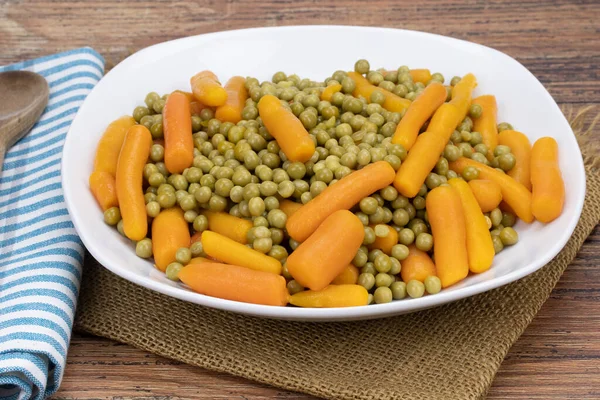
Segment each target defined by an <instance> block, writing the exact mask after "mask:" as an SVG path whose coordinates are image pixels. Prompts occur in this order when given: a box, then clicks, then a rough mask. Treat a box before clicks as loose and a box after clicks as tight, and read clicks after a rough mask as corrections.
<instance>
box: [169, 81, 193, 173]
mask: <svg viewBox="0 0 600 400" xmlns="http://www.w3.org/2000/svg"><path fill="white" fill-rule="evenodd" d="M191 118H192V116H191V114H190V103H189V102H188V100H187V98H186V97H185V95H183V94H181V93H178V92H173V93H171V94H170V95H169V97H168V98H167V102H166V104H165V107H164V109H163V130H164V136H165V166H166V167H167V170H168V171H169V172H170V173H172V174H180V173H182V172H183V170H184V169H186V168H189V167H191V166H192V162H193V161H194V139H193V138H192V119H191Z"/></svg>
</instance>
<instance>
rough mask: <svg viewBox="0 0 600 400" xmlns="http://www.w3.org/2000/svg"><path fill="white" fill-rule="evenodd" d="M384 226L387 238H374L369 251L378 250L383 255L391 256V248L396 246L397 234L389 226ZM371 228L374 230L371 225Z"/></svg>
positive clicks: (373, 226)
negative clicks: (386, 230)
mask: <svg viewBox="0 0 600 400" xmlns="http://www.w3.org/2000/svg"><path fill="white" fill-rule="evenodd" d="M384 226H385V227H386V228H387V229H388V234H387V236H384V237H380V236H376V237H375V241H374V242H373V243H371V245H370V246H369V250H373V249H379V250H381V251H383V252H384V253H385V254H387V255H390V254H392V247H394V245H396V244H398V232H397V231H396V230H395V229H394V228H392V227H391V226H388V225H384ZM371 228H375V225H371Z"/></svg>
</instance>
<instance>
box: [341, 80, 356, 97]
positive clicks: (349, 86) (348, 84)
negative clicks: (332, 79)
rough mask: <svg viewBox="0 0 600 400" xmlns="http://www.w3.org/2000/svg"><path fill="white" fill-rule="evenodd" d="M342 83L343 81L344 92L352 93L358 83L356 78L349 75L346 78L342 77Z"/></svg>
mask: <svg viewBox="0 0 600 400" xmlns="http://www.w3.org/2000/svg"><path fill="white" fill-rule="evenodd" d="M341 83H342V91H343V92H344V93H347V94H352V92H353V91H354V89H355V88H356V84H355V83H354V80H353V79H352V78H350V77H348V76H346V77H345V78H344V79H342V82H341Z"/></svg>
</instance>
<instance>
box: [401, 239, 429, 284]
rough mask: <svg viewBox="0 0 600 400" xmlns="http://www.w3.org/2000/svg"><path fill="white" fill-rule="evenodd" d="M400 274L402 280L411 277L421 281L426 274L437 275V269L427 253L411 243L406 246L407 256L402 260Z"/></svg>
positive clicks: (407, 280) (407, 279)
mask: <svg viewBox="0 0 600 400" xmlns="http://www.w3.org/2000/svg"><path fill="white" fill-rule="evenodd" d="M400 276H401V277H402V280H403V281H404V282H409V281H411V280H413V279H415V280H417V281H421V282H423V281H425V278H427V277H428V276H437V271H436V269H435V264H434V263H433V260H432V259H431V257H429V254H427V253H426V252H424V251H422V250H419V249H417V247H416V246H415V245H414V244H411V245H410V246H408V257H406V258H405V259H404V260H402V269H401V270H400Z"/></svg>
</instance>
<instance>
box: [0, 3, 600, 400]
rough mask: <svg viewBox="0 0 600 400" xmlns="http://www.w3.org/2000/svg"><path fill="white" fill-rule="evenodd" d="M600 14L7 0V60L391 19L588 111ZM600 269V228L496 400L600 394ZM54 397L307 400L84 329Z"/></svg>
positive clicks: (500, 6)
mask: <svg viewBox="0 0 600 400" xmlns="http://www.w3.org/2000/svg"><path fill="white" fill-rule="evenodd" d="M599 17H600V2H599V1H598V0H587V1H586V0H582V1H566V0H557V1H535V0H510V1H483V0H477V1H473V0H469V1H462V0H440V1H434V0H420V1H418V2H404V1H383V0H361V1H354V0H338V1H329V2H327V1H319V0H252V1H234V0H227V1H218V0H207V1H165V2H162V1H138V0H129V1H123V2H121V1H89V2H71V1H55V0H35V1H15V0H0V64H6V63H11V62H15V61H19V60H23V59H27V58H32V57H37V56H41V55H45V54H50V53H54V52H57V51H61V50H66V49H70V48H74V47H79V46H92V47H94V48H95V49H96V50H98V51H99V52H100V53H102V54H103V55H104V57H105V58H106V60H107V63H108V64H109V65H111V64H116V63H118V62H119V61H120V60H122V59H123V58H125V57H126V56H128V55H129V54H131V53H132V52H135V51H136V50H139V49H141V48H143V47H146V46H149V45H152V44H155V43H158V42H162V41H165V40H169V39H175V38H179V37H183V36H190V35H196V34H201V33H206V32H214V31H220V30H227V29H238V28H247V27H258V26H277V25H295V24H341V25H351V24H355V25H372V26H386V27H394V28H404V29H415V30H421V31H428V32H433V33H439V34H443V35H449V36H453V37H456V38H460V39H466V40H470V41H473V42H477V43H481V44H485V45H487V46H491V47H494V48H496V49H498V50H501V51H503V52H505V53H508V54H509V55H511V56H513V57H515V58H516V59H517V60H519V61H520V62H521V63H523V64H524V65H525V66H526V67H527V68H529V69H530V70H531V72H533V74H535V75H536V76H537V77H538V78H539V79H540V81H541V82H542V83H543V84H544V85H545V86H546V88H547V89H548V90H549V91H550V93H551V94H552V96H554V98H555V99H556V101H557V102H558V103H559V104H560V105H571V106H573V107H575V108H580V107H586V106H589V105H600V75H599V72H598V71H599V70H598V66H599V65H600V23H599V22H598V19H599ZM315 45H317V44H315ZM318 45H334V44H322V43H320V44H318ZM396 47H397V49H396V50H401V49H400V48H399V47H400V46H399V45H397V46H396ZM390 51H394V48H393V47H390ZM598 111H600V107H599V108H598ZM596 134H597V132H596ZM598 267H600V229H598V227H597V228H596V230H595V231H594V233H593V235H592V236H591V237H590V239H588V241H587V243H586V244H585V245H584V247H583V248H582V250H581V251H580V253H579V256H578V258H577V259H576V260H575V262H574V263H573V264H572V265H571V266H570V267H569V269H568V270H567V272H566V273H565V275H564V276H563V278H562V279H561V281H560V283H559V284H558V286H557V287H556V288H555V290H554V291H553V293H552V296H551V298H550V299H549V300H548V302H547V303H546V304H545V305H544V307H543V308H542V310H541V311H540V313H539V315H538V316H537V317H536V319H535V320H534V322H533V323H532V324H531V326H530V327H529V328H528V329H527V331H526V332H525V334H524V335H523V336H522V337H521V338H520V339H519V341H518V342H517V344H516V345H515V346H514V347H513V349H512V350H511V352H510V353H509V355H508V357H507V358H506V360H505V362H504V364H503V365H502V368H501V369H500V371H499V373H498V375H497V377H496V380H495V383H494V386H493V388H492V390H491V392H490V393H489V396H488V398H489V399H551V398H552V399H559V398H560V399H564V398H572V399H583V398H590V399H592V398H593V399H598V398H600V302H599V299H600V271H599V268H598ZM55 398H56V399H106V398H136V399H159V398H160V399H167V398H168V399H177V398H185V399H189V398H205V399H215V398H223V399H225V398H238V399H239V398H241V399H255V400H257V399H308V398H310V397H308V396H305V395H300V394H295V393H290V392H284V391H281V390H279V389H274V388H270V387H267V386H264V385H260V384H256V383H253V382H250V381H246V380H244V379H240V378H235V377H232V376H229V375H225V374H220V373H216V372H211V371H207V370H202V369H199V368H196V367H190V366H187V365H183V364H180V363H178V362H174V361H170V360H167V359H164V358H161V357H157V356H155V355H152V354H148V353H146V352H143V351H140V350H137V349H135V348H132V347H130V346H127V345H122V344H119V343H115V342H112V341H109V340H105V339H100V338H95V337H90V336H83V335H77V334H76V335H74V337H73V339H72V342H71V348H70V351H69V359H68V365H67V368H66V374H65V377H64V381H63V385H62V388H61V390H60V392H59V393H58V394H57V395H56V396H55Z"/></svg>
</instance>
